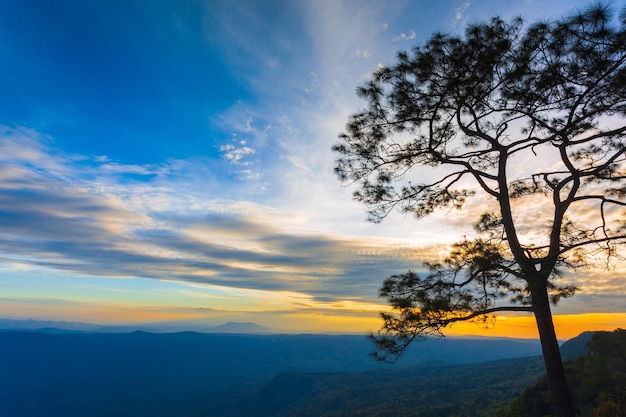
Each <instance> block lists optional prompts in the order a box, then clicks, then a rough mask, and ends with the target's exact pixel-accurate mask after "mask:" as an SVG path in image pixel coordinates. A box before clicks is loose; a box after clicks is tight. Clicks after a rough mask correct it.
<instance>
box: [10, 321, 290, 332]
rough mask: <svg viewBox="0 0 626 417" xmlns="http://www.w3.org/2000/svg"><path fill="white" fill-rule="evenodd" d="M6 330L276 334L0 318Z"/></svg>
mask: <svg viewBox="0 0 626 417" xmlns="http://www.w3.org/2000/svg"><path fill="white" fill-rule="evenodd" d="M7 330H19V331H38V332H41V333H68V332H97V333H132V332H136V331H143V332H149V333H178V332H189V331H191V332H201V333H241V334H277V333H280V332H279V331H277V330H274V329H270V328H268V327H264V326H260V325H258V324H256V323H239V322H228V323H224V324H221V325H219V326H212V325H208V324H207V323H204V322H200V323H187V322H184V323H177V322H165V323H149V324H134V325H100V324H92V323H81V322H67V321H51V320H19V319H6V318H4V319H3V318H0V332H2V331H7Z"/></svg>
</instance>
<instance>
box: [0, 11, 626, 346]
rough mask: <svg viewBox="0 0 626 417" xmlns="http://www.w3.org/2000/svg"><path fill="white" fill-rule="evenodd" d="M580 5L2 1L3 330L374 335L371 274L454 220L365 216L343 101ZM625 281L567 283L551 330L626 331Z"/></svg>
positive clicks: (444, 232) (452, 229) (401, 267)
mask: <svg viewBox="0 0 626 417" xmlns="http://www.w3.org/2000/svg"><path fill="white" fill-rule="evenodd" d="M585 4H586V2H582V1H580V2H579V1H552V0H550V1H545V0H541V1H539V0H528V1H515V2H501V1H499V0H484V1H479V0H473V1H466V0H454V1H447V0H446V1H438V2H432V1H426V0H417V1H408V0H394V1H382V0H377V1H374V0H369V1H368V0H360V1H342V0H291V1H290V0H264V1H256V0H228V1H220V0H218V1H199V0H193V1H191V0H189V1H187V0H180V1H165V0H153V1H139V0H134V1H125V0H115V1H88V2H84V1H78V0H52V1H50V0H29V1H23V0H3V1H2V2H0V56H2V64H1V65H0V80H1V81H0V317H6V318H17V319H36V320H61V321H80V322H91V323H99V324H138V323H157V322H169V323H193V324H196V325H219V324H221V323H224V322H228V321H246V322H247V321H251V322H255V323H258V324H260V325H263V326H267V327H270V328H273V329H279V330H281V331H294V332H369V331H376V330H377V329H378V328H379V327H380V324H381V323H380V320H379V319H378V312H379V311H381V310H383V309H385V306H384V302H383V300H381V299H379V298H378V296H377V294H378V289H379V287H380V285H381V283H382V281H383V280H384V279H385V278H386V277H388V276H390V275H392V274H394V273H401V272H405V271H406V270H408V269H412V270H415V271H420V270H423V267H422V264H421V263H422V262H423V261H428V260H433V259H436V258H437V256H440V255H441V254H443V253H444V252H445V250H446V247H447V245H449V244H450V243H452V242H455V241H457V240H459V239H460V238H462V237H463V236H464V235H465V234H467V233H468V231H469V230H470V224H468V222H467V219H468V213H466V212H465V213H464V212H446V213H435V214H434V215H432V216H430V217H428V218H426V219H423V220H420V221H416V220H414V219H413V218H411V217H408V216H405V215H401V214H398V213H393V214H391V215H390V216H389V217H388V218H387V219H386V220H385V221H384V222H383V223H380V224H372V223H368V222H367V221H366V217H367V216H366V213H365V211H364V207H362V206H361V205H359V203H357V202H355V201H353V200H352V198H351V195H352V192H353V191H355V190H354V189H353V188H350V187H349V186H345V185H342V184H341V183H340V182H339V181H338V179H337V178H336V176H335V175H334V173H333V168H334V163H335V159H336V155H334V154H333V152H332V151H331V147H332V145H333V144H335V143H337V142H338V135H339V134H340V133H341V132H342V131H343V130H344V126H345V123H346V121H347V119H348V117H349V115H350V114H351V113H353V112H355V111H357V110H359V109H361V108H363V107H364V105H365V103H363V102H362V101H360V99H359V98H358V97H357V96H356V94H355V91H356V88H357V87H358V86H359V85H362V84H363V83H365V82H367V80H368V79H369V77H370V76H371V74H372V73H373V71H375V69H376V68H377V67H378V66H379V65H386V64H392V63H393V62H394V57H395V54H396V53H397V52H398V51H404V50H410V48H411V47H413V46H415V45H417V44H419V43H422V42H425V41H427V40H428V39H429V37H430V36H431V35H432V33H433V32H435V31H442V32H449V33H461V32H462V31H463V28H464V27H465V26H466V25H467V24H468V23H475V22H480V21H484V20H487V19H489V18H490V17H491V16H493V15H496V14H497V15H499V16H501V17H502V18H504V19H511V18H513V17H516V16H520V15H521V16H522V17H523V18H524V19H525V20H527V21H529V22H532V21H535V20H537V19H550V18H558V17H559V16H562V15H563V14H566V13H568V12H571V11H572V10H574V9H575V8H576V7H583V6H584V5H585ZM470 214H471V213H470ZM475 214H476V215H478V214H480V213H475ZM624 270H625V268H624V267H623V265H621V264H618V265H616V266H614V268H613V269H611V270H609V271H603V270H590V271H583V272H579V273H576V274H572V275H571V276H570V277H569V279H571V280H572V281H573V282H575V283H576V285H578V286H579V287H580V290H579V291H578V293H577V295H576V296H575V297H573V298H572V299H570V300H566V301H564V302H563V303H562V304H561V305H560V306H559V307H557V308H556V309H555V311H554V313H555V321H556V323H557V334H558V335H559V336H560V337H571V336H575V335H576V334H578V333H579V332H580V331H582V330H587V329H613V328H616V327H620V325H621V327H623V325H624V324H625V323H626V297H625V296H626V281H625V280H624V279H623V278H622V277H623V276H624ZM451 334H480V335H486V336H514V337H515V336H516V337H536V331H535V330H534V324H533V319H532V317H530V316H527V315H526V316H524V315H523V316H507V317H502V318H500V319H498V321H497V323H496V325H495V327H494V328H491V329H487V330H485V329H482V328H478V327H474V326H472V325H465V324H461V325H457V326H455V327H454V329H452V331H451Z"/></svg>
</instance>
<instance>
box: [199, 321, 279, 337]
mask: <svg viewBox="0 0 626 417" xmlns="http://www.w3.org/2000/svg"><path fill="white" fill-rule="evenodd" d="M206 332H207V333H238V334H275V333H276V331H275V330H272V329H270V328H268V327H263V326H259V325H258V324H256V323H238V322H232V321H230V322H228V323H224V324H222V325H220V326H216V327H212V328H210V329H207V330H206Z"/></svg>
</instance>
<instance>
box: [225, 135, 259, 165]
mask: <svg viewBox="0 0 626 417" xmlns="http://www.w3.org/2000/svg"><path fill="white" fill-rule="evenodd" d="M220 152H222V155H223V156H224V158H226V159H227V160H228V161H229V162H230V163H232V164H233V165H241V166H249V165H250V164H251V163H250V162H249V161H245V160H244V159H245V158H246V157H247V156H250V155H254V153H255V150H254V149H252V148H251V147H249V146H247V145H246V140H245V139H241V140H237V141H236V143H229V144H227V145H222V146H220Z"/></svg>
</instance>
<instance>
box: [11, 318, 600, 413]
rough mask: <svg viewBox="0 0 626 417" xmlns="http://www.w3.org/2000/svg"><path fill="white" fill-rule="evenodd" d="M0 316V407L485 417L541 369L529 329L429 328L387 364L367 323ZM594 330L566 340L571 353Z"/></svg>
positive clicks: (15, 410)
mask: <svg viewBox="0 0 626 417" xmlns="http://www.w3.org/2000/svg"><path fill="white" fill-rule="evenodd" d="M1 328H4V330H0V416H11V417H36V416H42V415H45V416H47V417H83V416H90V417H109V416H118V417H148V416H149V417H178V416H189V417H192V416H193V417H234V416H243V415H245V416H247V417H290V416H298V417H305V416H318V415H325V416H329V417H331V416H337V417H338V416H347V415H350V416H352V415H354V416H368V417H370V416H383V415H385V416H390V415H404V414H406V415H437V416H446V415H450V416H452V415H461V414H458V413H457V414H454V412H455V410H458V409H459V407H460V408H462V409H466V410H468V411H467V414H462V415H468V416H469V415H472V416H474V415H476V416H485V417H486V416H495V415H496V414H493V413H491V411H489V412H487V411H485V410H497V409H502V408H503V407H505V406H506V405H507V404H508V403H510V402H511V401H512V400H513V399H514V398H515V397H517V396H518V395H519V394H520V392H521V391H522V390H523V388H525V387H526V386H528V385H530V384H532V383H534V381H536V380H537V378H538V376H539V375H541V373H542V372H543V365H542V361H541V358H540V356H539V355H540V353H541V349H540V345H539V342H538V341H536V340H525V339H519V340H518V339H503V338H497V339H490V338H469V339H463V338H445V339H427V340H425V341H423V342H418V343H414V344H412V345H411V346H410V348H409V350H408V351H407V352H406V354H405V355H404V356H403V357H402V359H401V360H400V361H399V362H398V363H396V364H395V365H388V364H383V363H380V362H376V361H375V360H374V359H372V357H371V356H370V353H371V351H372V349H373V345H372V342H371V341H370V340H368V339H367V338H366V337H365V336H364V335H320V334H301V335H294V334H271V333H272V332H271V329H267V328H265V327H262V326H258V325H256V324H254V323H236V322H231V323H225V324H224V325H221V326H212V327H208V329H210V333H208V332H207V333H197V332H176V333H150V332H146V331H138V330H137V328H130V327H129V328H121V329H123V330H124V331H123V332H119V333H115V332H113V330H115V329H118V330H119V329H120V328H119V327H108V326H97V325H89V324H85V323H59V322H45V321H42V322H37V321H21V320H17V321H16V320H8V319H5V320H0V329H1ZM133 330H134V331H133ZM251 333H256V334H251ZM259 333H266V334H259ZM590 335H591V334H590V333H587V334H584V335H581V337H580V338H579V339H576V340H573V341H571V342H568V343H566V344H565V345H564V346H563V351H564V353H565V352H567V354H566V355H565V356H567V357H571V356H575V355H577V354H580V353H581V352H583V350H584V349H585V347H586V342H587V341H588V340H589V338H590ZM583 353H584V352H583ZM424 407H426V408H424ZM418 409H420V410H428V411H427V413H426V414H419V413H417V412H416V411H415V410H418ZM346 410H352V411H351V412H348V411H346ZM476 410H483V411H481V412H480V413H476ZM357 411H358V412H357ZM320 413H321V414H320ZM346 413H348V414H346ZM385 413H386V414H385ZM403 413H404V414H403ZM450 413H452V414H450ZM490 413H491V414H490Z"/></svg>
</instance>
